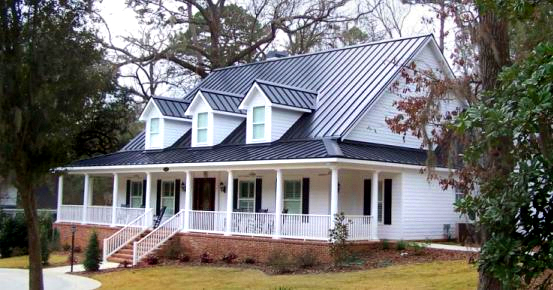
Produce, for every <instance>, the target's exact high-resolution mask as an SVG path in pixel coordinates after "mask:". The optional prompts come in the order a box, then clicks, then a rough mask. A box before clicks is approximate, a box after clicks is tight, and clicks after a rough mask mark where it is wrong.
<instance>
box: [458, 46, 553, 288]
mask: <svg viewBox="0 0 553 290" xmlns="http://www.w3.org/2000/svg"><path fill="white" fill-rule="evenodd" d="M552 83H553V46H552V45H551V44H550V43H547V44H541V45H538V46H537V47H536V49H535V50H534V51H533V52H532V53H531V54H530V56H529V57H528V58H527V59H526V60H525V61H524V62H522V63H520V64H516V65H513V66H512V67H510V68H507V69H505V70H504V71H503V72H502V73H501V75H500V77H499V84H500V85H499V87H498V88H497V90H495V91H493V92H490V98H489V99H488V100H489V101H485V102H482V103H481V104H479V105H478V106H473V107H471V108H469V109H468V110H467V111H466V112H464V113H463V114H461V116H460V117H459V119H458V121H457V122H456V124H455V128H456V130H459V131H461V132H467V131H469V130H470V131H474V130H479V131H480V132H482V133H481V134H479V135H477V138H478V139H477V142H473V143H471V144H470V146H468V147H467V148H466V151H465V152H466V153H465V162H466V164H467V166H471V167H472V168H477V169H479V170H478V172H481V171H483V170H486V168H480V167H479V164H480V161H481V159H482V158H484V156H486V155H487V154H489V152H490V151H492V152H493V151H494V150H497V149H496V148H499V147H506V146H507V144H506V142H508V144H509V145H508V148H509V152H508V158H503V159H501V160H497V162H505V164H506V166H508V168H510V173H508V174H505V175H503V174H501V175H500V174H494V175H492V176H488V178H485V179H484V178H480V179H479V185H480V192H481V194H480V195H469V196H466V197H465V198H464V199H463V200H462V201H461V202H459V204H458V206H459V210H460V211H461V212H462V213H464V214H467V215H468V216H469V217H473V218H478V220H479V224H480V225H485V229H486V230H487V231H488V233H489V239H488V241H487V242H486V243H485V244H484V245H483V247H482V251H481V256H480V261H479V265H480V267H481V268H482V269H483V270H484V271H488V272H490V273H493V275H494V276H495V277H496V278H497V279H499V280H500V281H501V282H502V283H503V286H504V287H505V288H516V287H519V286H520V285H521V284H529V283H530V282H531V281H532V279H534V278H536V277H537V276H539V275H541V273H543V271H544V270H545V269H547V268H550V266H551V265H553V256H552V255H551V251H552V249H553V204H552V203H551V191H552V190H553V179H551V178H550V174H548V173H549V172H552V171H553V147H552V146H553V133H552V130H551V128H552V126H553V119H552V117H551V116H553V90H552Z"/></svg>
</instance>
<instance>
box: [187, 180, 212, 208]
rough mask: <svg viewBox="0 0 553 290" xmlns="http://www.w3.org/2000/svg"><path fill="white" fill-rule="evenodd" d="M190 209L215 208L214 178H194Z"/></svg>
mask: <svg viewBox="0 0 553 290" xmlns="http://www.w3.org/2000/svg"><path fill="white" fill-rule="evenodd" d="M193 195H194V197H193V201H192V209H193V210H207V211H214V210H215V178H194V192H193Z"/></svg>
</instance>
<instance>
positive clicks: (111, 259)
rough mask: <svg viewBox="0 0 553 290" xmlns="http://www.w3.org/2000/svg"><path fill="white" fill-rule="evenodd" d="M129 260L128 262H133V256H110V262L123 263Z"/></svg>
mask: <svg viewBox="0 0 553 290" xmlns="http://www.w3.org/2000/svg"><path fill="white" fill-rule="evenodd" d="M125 261H127V263H129V264H132V258H130V259H126V258H118V257H113V256H111V257H109V258H108V262H113V263H118V264H121V263H123V262H125Z"/></svg>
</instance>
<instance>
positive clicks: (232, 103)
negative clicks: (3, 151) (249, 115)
mask: <svg viewBox="0 0 553 290" xmlns="http://www.w3.org/2000/svg"><path fill="white" fill-rule="evenodd" d="M200 92H202V95H203V96H204V97H205V99H206V101H207V102H208V103H209V106H210V107H211V108H212V109H213V110H216V111H222V112H229V113H236V114H245V112H243V111H241V110H239V109H238V106H239V105H240V102H241V101H242V97H240V96H237V95H233V94H228V93H224V92H218V91H213V90H205V89H201V90H200Z"/></svg>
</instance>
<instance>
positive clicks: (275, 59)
mask: <svg viewBox="0 0 553 290" xmlns="http://www.w3.org/2000/svg"><path fill="white" fill-rule="evenodd" d="M425 37H432V38H434V34H432V33H427V34H421V35H415V36H407V37H400V38H393V39H385V40H378V41H373V42H367V43H361V44H356V45H350V46H344V47H340V48H333V49H327V50H322V51H315V52H310V53H304V54H296V55H291V56H286V57H279V58H273V59H266V60H262V61H258V62H250V63H245V64H240V65H233V66H226V67H220V68H216V69H214V70H212V71H211V72H216V71H221V70H227V69H234V68H241V67H245V66H251V65H256V64H263V63H267V62H276V61H282V60H287V59H293V58H299V57H306V56H311V55H316V54H323V53H330V52H335V51H341V50H348V49H354V48H359V47H364V46H371V45H376V44H382V43H388V42H396V41H402V40H408V39H415V38H425Z"/></svg>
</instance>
